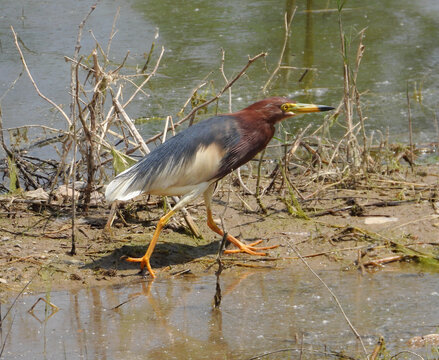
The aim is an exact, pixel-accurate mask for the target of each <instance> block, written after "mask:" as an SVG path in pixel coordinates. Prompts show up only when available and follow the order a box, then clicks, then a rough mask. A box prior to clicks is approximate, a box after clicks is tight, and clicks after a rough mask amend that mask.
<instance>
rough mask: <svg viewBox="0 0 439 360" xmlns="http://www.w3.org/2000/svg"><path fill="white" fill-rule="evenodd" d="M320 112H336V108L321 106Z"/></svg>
mask: <svg viewBox="0 0 439 360" xmlns="http://www.w3.org/2000/svg"><path fill="white" fill-rule="evenodd" d="M318 108H319V110H320V111H329V110H334V109H335V108H334V107H332V106H326V105H319V106H318Z"/></svg>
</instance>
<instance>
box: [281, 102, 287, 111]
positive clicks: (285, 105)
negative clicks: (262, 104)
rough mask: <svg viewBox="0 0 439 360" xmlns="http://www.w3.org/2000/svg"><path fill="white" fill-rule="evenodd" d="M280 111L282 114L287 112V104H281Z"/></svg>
mask: <svg viewBox="0 0 439 360" xmlns="http://www.w3.org/2000/svg"><path fill="white" fill-rule="evenodd" d="M280 109H281V110H282V111H283V112H288V105H287V104H282V106H281V107H280Z"/></svg>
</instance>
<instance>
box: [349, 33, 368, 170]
mask: <svg viewBox="0 0 439 360" xmlns="http://www.w3.org/2000/svg"><path fill="white" fill-rule="evenodd" d="M365 31H366V28H364V29H363V30H361V31H360V40H359V43H358V49H357V59H356V63H355V71H354V75H353V78H352V85H353V88H354V95H355V106H356V108H357V114H358V118H359V119H360V124H361V133H362V136H363V156H362V158H363V174H364V175H365V176H367V165H368V151H367V137H366V129H365V127H364V120H365V118H364V117H363V111H362V109H361V103H360V92H359V91H358V87H357V76H358V72H359V70H360V63H361V59H362V58H363V54H364V49H365V46H364V45H363V39H364V33H365Z"/></svg>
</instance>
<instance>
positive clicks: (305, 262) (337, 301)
mask: <svg viewBox="0 0 439 360" xmlns="http://www.w3.org/2000/svg"><path fill="white" fill-rule="evenodd" d="M290 247H291V248H292V249H293V251H294V252H295V253H296V255H297V256H298V257H299V258H300V260H301V261H302V262H303V263H304V264H305V266H306V267H307V268H308V269H309V271H311V273H312V274H313V275H314V276H315V277H316V278H317V279H318V280H319V281H320V282H321V283H322V284H323V286H324V287H325V288H326V290H328V292H329V293H330V294H331V296H332V298H333V299H334V301H335V303H336V304H337V306H338V308H339V309H340V311H341V313H342V315H343V317H344V319H345V320H346V322H347V323H348V325H349V328H350V329H351V330H352V332H353V333H354V335H355V337H356V338H357V340H358V341H359V342H360V344H361V347H362V348H363V351H364V354H365V355H366V356H367V350H366V347H365V346H364V343H363V339H362V338H361V336H360V334H359V333H358V331H357V330H356V329H355V327H354V325H352V323H351V321H350V320H349V318H348V316H347V315H346V313H345V311H344V310H343V306H342V305H341V303H340V301H339V300H338V298H337V296H336V295H335V293H334V292H333V291H332V290H331V288H330V287H329V286H328V285H326V283H325V282H324V281H323V279H322V278H321V277H320V276H319V275H318V274H317V273H316V272H315V271H314V270H313V268H312V267H311V266H310V265H309V264H308V262H307V261H306V260H305V259H304V258H303V257H302V255H300V253H299V251H298V250H297V249H296V247H295V246H294V245H292V244H290Z"/></svg>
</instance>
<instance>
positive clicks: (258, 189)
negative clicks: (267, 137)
mask: <svg viewBox="0 0 439 360" xmlns="http://www.w3.org/2000/svg"><path fill="white" fill-rule="evenodd" d="M264 155H265V149H264V150H262V152H261V156H260V157H259V163H258V174H257V178H256V190H255V197H256V202H257V203H258V205H259V208H260V209H261V211H262V212H263V213H264V214H267V209H266V208H265V206H264V204H263V203H262V200H261V191H260V188H259V187H260V184H261V170H262V160H263V159H264Z"/></svg>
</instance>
